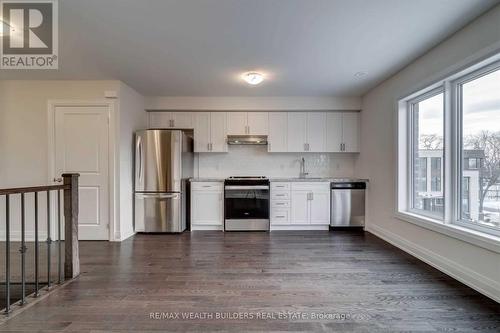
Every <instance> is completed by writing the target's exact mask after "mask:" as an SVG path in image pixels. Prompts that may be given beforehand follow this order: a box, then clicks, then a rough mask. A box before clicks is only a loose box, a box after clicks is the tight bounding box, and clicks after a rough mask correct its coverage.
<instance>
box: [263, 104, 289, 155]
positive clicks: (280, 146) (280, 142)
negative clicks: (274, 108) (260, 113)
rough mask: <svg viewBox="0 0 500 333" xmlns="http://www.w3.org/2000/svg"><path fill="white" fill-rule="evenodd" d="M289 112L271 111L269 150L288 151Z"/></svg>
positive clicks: (268, 138)
mask: <svg viewBox="0 0 500 333" xmlns="http://www.w3.org/2000/svg"><path fill="white" fill-rule="evenodd" d="M287 122H288V121H287V114H286V112H269V135H268V137H267V140H268V145H267V151H269V152H286V151H288V149H287V139H286V138H287Z"/></svg>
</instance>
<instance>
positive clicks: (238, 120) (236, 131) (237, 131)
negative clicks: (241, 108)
mask: <svg viewBox="0 0 500 333" xmlns="http://www.w3.org/2000/svg"><path fill="white" fill-rule="evenodd" d="M245 134H248V133H247V113H246V112H228V113H227V135H245Z"/></svg>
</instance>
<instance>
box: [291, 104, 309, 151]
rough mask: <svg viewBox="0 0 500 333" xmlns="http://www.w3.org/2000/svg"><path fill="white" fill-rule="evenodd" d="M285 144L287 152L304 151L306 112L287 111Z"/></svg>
mask: <svg viewBox="0 0 500 333" xmlns="http://www.w3.org/2000/svg"><path fill="white" fill-rule="evenodd" d="M287 116H288V126H287V136H286V137H287V146H288V151H289V152H294V153H295V152H304V151H306V149H305V147H306V145H305V144H306V127H307V125H306V120H307V117H306V114H305V113H304V112H288V115H287Z"/></svg>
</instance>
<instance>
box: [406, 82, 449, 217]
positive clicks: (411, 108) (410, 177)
mask: <svg viewBox="0 0 500 333" xmlns="http://www.w3.org/2000/svg"><path fill="white" fill-rule="evenodd" d="M444 92H445V89H444V86H442V85H440V86H438V87H436V88H433V89H431V90H428V91H425V92H423V93H422V94H420V95H418V96H416V97H414V98H412V99H409V100H408V101H407V102H406V103H407V110H408V113H409V115H408V126H407V131H408V162H407V163H408V166H409V167H408V168H407V175H406V177H407V178H406V179H407V182H408V185H407V192H408V193H407V198H406V200H407V204H406V207H407V211H408V212H411V213H413V214H415V215H422V216H425V217H428V218H431V219H436V220H440V221H442V220H443V219H444V213H443V216H440V215H438V214H432V213H431V212H427V211H425V210H422V209H417V208H414V207H413V203H414V199H415V197H414V193H415V191H413V188H414V187H415V184H414V174H415V163H414V157H415V151H414V149H415V142H414V140H415V139H417V140H418V138H415V135H414V134H415V131H414V130H415V121H416V118H415V112H416V111H417V110H416V109H415V106H416V105H417V104H418V103H420V102H422V101H425V100H426V99H429V98H432V97H435V96H437V95H439V94H443V117H445V112H444ZM443 136H445V128H444V119H443ZM444 141H446V140H445V138H444V137H443V156H442V158H443V161H444V160H445V155H444V152H445V151H446V143H445V142H444ZM429 160H430V159H429V158H428V159H426V176H425V179H426V188H427V191H430V189H429V188H428V187H429V179H428V175H427V174H428V170H429V164H430V163H429V162H430V161H429ZM442 175H443V179H442V180H441V182H442V183H444V177H445V172H444V170H442ZM442 190H443V198H444V197H445V189H444V188H442Z"/></svg>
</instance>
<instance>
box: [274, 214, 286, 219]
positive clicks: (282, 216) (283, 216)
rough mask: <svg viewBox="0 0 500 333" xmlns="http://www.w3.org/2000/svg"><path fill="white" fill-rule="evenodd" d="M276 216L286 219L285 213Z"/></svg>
mask: <svg viewBox="0 0 500 333" xmlns="http://www.w3.org/2000/svg"><path fill="white" fill-rule="evenodd" d="M276 217H277V218H282V219H284V218H285V215H277V216H276Z"/></svg>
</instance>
